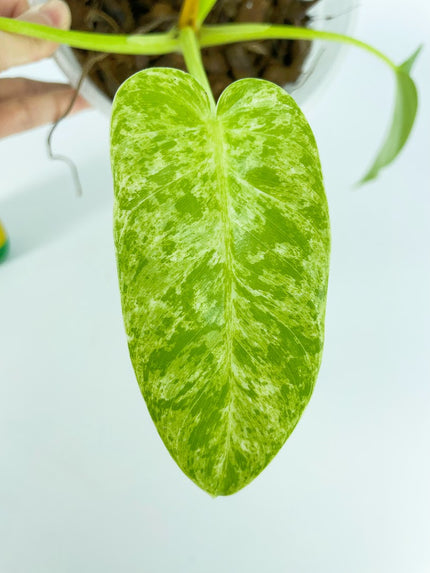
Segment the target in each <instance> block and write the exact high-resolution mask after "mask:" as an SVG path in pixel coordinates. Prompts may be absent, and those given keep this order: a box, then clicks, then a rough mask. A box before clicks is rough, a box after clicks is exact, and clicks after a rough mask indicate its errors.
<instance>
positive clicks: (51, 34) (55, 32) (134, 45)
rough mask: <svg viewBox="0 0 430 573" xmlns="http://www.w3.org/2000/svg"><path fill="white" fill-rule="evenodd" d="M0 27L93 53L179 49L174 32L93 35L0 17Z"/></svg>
mask: <svg viewBox="0 0 430 573" xmlns="http://www.w3.org/2000/svg"><path fill="white" fill-rule="evenodd" d="M0 30H3V31H4V32H12V33H15V34H23V35H24V36H30V37H32V38H40V39H42V40H48V41H50V42H56V43H58V44H67V45H68V46H71V47H72V48H82V49H84V50H91V51H94V52H109V53H113V54H134V55H138V54H145V55H158V54H169V53H170V52H176V51H178V49H179V40H178V38H177V36H176V35H175V33H174V32H167V33H164V34H152V33H151V34H147V35H141V34H136V35H122V34H96V33H94V32H76V31H70V30H59V29H58V28H51V27H50V26H44V25H42V24H33V23H31V22H24V21H22V20H14V19H12V18H2V17H0Z"/></svg>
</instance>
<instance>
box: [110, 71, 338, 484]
mask: <svg viewBox="0 0 430 573" xmlns="http://www.w3.org/2000/svg"><path fill="white" fill-rule="evenodd" d="M111 158H112V168H113V175H114V188H115V206H114V236H115V246H116V252H117V263H118V274H119V284H120V290H121V298H122V308H123V314H124V321H125V326H126V331H127V336H128V342H129V349H130V355H131V359H132V363H133V366H134V369H135V372H136V376H137V380H138V382H139V385H140V388H141V390H142V393H143V396H144V397H145V400H146V403H147V405H148V409H149V412H150V414H151V416H152V418H153V420H154V422H155V424H156V426H157V429H158V432H159V434H160V436H161V438H162V439H163V441H164V443H165V445H166V446H167V448H168V450H169V452H170V453H171V455H172V456H173V458H174V459H175V460H176V462H177V463H178V465H179V466H180V467H181V468H182V470H183V471H184V472H185V473H186V474H187V475H188V476H189V477H190V478H191V479H192V480H194V481H195V482H196V483H197V484H198V485H199V486H200V487H201V488H203V489H204V490H206V491H207V492H209V493H210V494H211V495H228V494H232V493H234V492H236V491H238V490H239V489H241V488H242V487H244V486H245V485H246V484H248V483H249V482H250V481H251V480H253V479H254V478H255V477H256V476H257V475H258V474H259V473H260V472H261V471H262V470H263V469H264V468H265V467H266V466H267V464H268V463H269V462H270V460H271V459H272V458H273V456H274V455H275V454H276V453H277V452H278V451H279V449H280V448H281V447H282V445H283V444H284V442H285V440H286V439H287V438H288V436H289V435H290V433H291V432H292V430H293V429H294V427H295V425H296V424H297V422H298V420H299V418H300V416H301V414H302V412H303V410H304V408H305V406H306V404H307V403H308V401H309V398H310V396H311V394H312V390H313V387H314V384H315V380H316V376H317V372H318V369H319V366H320V361H321V355H322V348H323V337H324V314H325V302H326V289H327V278H328V265H329V243H330V238H329V234H330V233H329V217H328V210H327V202H326V197H325V193H324V188H323V182H322V175H321V169H320V163H319V158H318V151H317V147H316V144H315V140H314V137H313V134H312V131H311V129H310V127H309V125H308V123H307V121H306V119H305V117H304V116H303V114H302V112H301V111H300V109H299V108H298V106H297V105H296V103H295V102H294V100H293V99H292V97H290V96H289V95H288V94H287V93H286V92H285V91H284V90H283V89H281V88H279V87H278V86H275V85H274V84H272V83H269V82H266V81H263V80H256V79H246V80H241V81H238V82H235V83H234V84H232V85H231V86H230V87H228V88H227V89H226V90H225V92H224V93H223V94H222V96H221V98H220V100H219V102H218V105H217V109H216V111H214V110H212V108H211V104H210V100H209V97H208V95H207V94H206V92H205V91H204V89H203V87H202V86H201V85H200V84H199V83H198V82H197V81H196V80H195V79H194V78H193V77H192V76H190V75H188V74H186V73H184V72H181V71H179V70H172V69H164V68H158V69H157V68H153V69H150V70H145V71H142V72H139V73H137V74H135V75H134V76H132V77H131V78H129V79H128V80H127V81H126V82H125V83H124V84H123V85H122V86H121V88H120V89H119V91H118V92H117V95H116V97H115V100H114V104H113V112H112V126H111Z"/></svg>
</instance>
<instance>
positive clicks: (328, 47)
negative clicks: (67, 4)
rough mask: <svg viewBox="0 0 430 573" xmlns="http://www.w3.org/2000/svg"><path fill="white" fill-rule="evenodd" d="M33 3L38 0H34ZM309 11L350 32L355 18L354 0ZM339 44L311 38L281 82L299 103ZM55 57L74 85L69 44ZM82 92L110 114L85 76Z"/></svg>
mask: <svg viewBox="0 0 430 573" xmlns="http://www.w3.org/2000/svg"><path fill="white" fill-rule="evenodd" d="M33 3H37V0H36V2H34V1H33ZM39 3H40V2H39ZM308 14H309V16H310V18H311V20H310V22H309V24H308V27H311V28H315V29H319V30H324V31H331V32H337V33H342V34H350V33H351V30H352V27H353V24H354V20H355V10H354V2H353V0H342V1H340V0H320V1H319V2H317V3H316V4H315V5H314V6H313V7H312V8H311V9H310V10H309V12H308ZM342 48H343V45H342V44H340V43H331V42H315V41H314V42H312V44H311V48H310V51H309V54H308V56H307V57H306V59H305V62H304V65H303V67H302V72H301V75H300V77H299V78H298V80H297V81H295V82H294V83H287V84H286V85H285V86H284V87H285V89H286V90H287V91H288V92H289V93H291V94H293V95H294V98H295V99H296V101H297V102H298V103H299V105H301V106H303V105H308V104H309V102H310V101H311V99H312V98H313V97H315V94H316V92H317V90H318V91H319V90H320V89H321V86H322V85H324V84H327V83H328V80H329V79H330V77H331V74H332V72H333V70H334V69H335V67H336V65H337V63H338V61H339V55H340V54H341V52H342ZM54 58H55V61H56V62H57V64H58V65H59V67H60V68H61V69H62V71H63V72H64V73H65V75H66V76H67V78H68V79H69V82H70V83H71V84H72V85H74V86H76V85H77V84H78V82H79V79H80V77H81V74H82V67H81V64H80V63H79V61H78V59H77V57H76V55H75V53H74V51H73V50H72V49H71V48H69V47H68V46H60V47H59V49H58V50H57V52H56V54H55V56H54ZM232 81H233V80H232ZM81 93H82V95H83V96H84V98H85V99H86V100H87V101H88V102H90V103H91V105H92V106H93V107H95V108H97V109H99V110H100V111H102V112H103V113H104V114H106V115H107V116H110V113H111V106H112V101H111V99H110V98H109V97H108V96H107V95H106V94H105V93H103V91H102V90H101V89H99V87H97V85H96V84H95V83H94V82H93V81H92V80H91V79H85V80H84V82H83V84H82V86H81Z"/></svg>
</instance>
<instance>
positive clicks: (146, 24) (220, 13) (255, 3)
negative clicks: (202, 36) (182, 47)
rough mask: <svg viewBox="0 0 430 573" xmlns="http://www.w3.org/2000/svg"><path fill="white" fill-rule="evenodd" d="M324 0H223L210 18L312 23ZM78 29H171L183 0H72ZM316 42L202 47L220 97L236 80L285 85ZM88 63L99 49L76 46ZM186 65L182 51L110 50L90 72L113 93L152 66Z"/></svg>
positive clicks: (125, 31)
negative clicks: (127, 52)
mask: <svg viewBox="0 0 430 573" xmlns="http://www.w3.org/2000/svg"><path fill="white" fill-rule="evenodd" d="M318 1H319V0H218V2H217V3H216V4H215V6H214V8H213V9H212V11H211V12H210V14H209V15H208V17H207V19H206V23H208V24H221V23H222V24H224V23H226V22H270V23H272V24H290V25H294V26H306V24H307V23H308V22H309V16H308V11H309V9H310V7H311V6H313V5H314V4H315V3H316V2H318ZM67 2H68V4H69V6H70V8H71V10H72V29H74V30H85V31H92V32H99V33H104V34H109V33H112V34H132V33H150V32H165V31H168V30H170V29H171V28H172V27H173V26H174V25H175V24H176V22H177V21H178V18H179V11H180V8H181V5H182V0H67ZM309 49H310V43H309V42H305V41H303V40H294V41H293V40H265V41H253V42H242V43H238V44H230V45H224V46H216V47H213V48H204V49H203V50H202V57H203V63H204V66H205V69H206V72H207V74H208V78H209V82H210V84H211V87H212V90H213V92H214V96H215V98H218V96H219V95H220V94H221V92H222V91H223V90H224V88H225V87H226V86H227V85H228V84H230V83H231V82H232V81H234V80H238V79H241V78H246V77H252V78H264V79H266V80H270V81H272V82H275V83H277V84H278V85H280V86H284V85H285V84H287V83H292V82H295V81H296V80H297V79H298V77H299V76H300V74H301V71H302V66H303V63H304V60H305V58H306V56H307V54H308V52H309ZM75 53H76V55H77V57H78V59H79V61H80V62H81V64H84V63H85V62H86V61H87V60H88V59H89V58H90V57H91V55H92V54H94V52H87V51H86V50H75ZM160 66H161V67H174V68H179V69H181V70H185V62H184V59H183V57H182V55H181V54H177V53H172V54H167V55H163V56H128V55H123V54H108V55H106V56H105V57H103V58H102V59H100V58H98V60H97V61H96V62H95V63H93V65H92V66H91V69H90V72H89V76H90V77H91V79H92V80H93V81H94V82H95V83H96V84H97V85H98V86H99V87H100V88H101V89H102V90H103V91H104V92H105V93H106V94H107V95H108V96H109V97H110V98H113V96H114V95H115V92H116V91H117V89H118V88H119V86H120V85H121V84H122V82H123V81H124V80H126V79H127V78H128V77H129V76H131V75H132V74H134V73H135V72H137V71H139V70H141V69H143V68H148V67H160Z"/></svg>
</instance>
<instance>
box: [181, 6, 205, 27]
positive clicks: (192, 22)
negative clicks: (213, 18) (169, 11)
mask: <svg viewBox="0 0 430 573" xmlns="http://www.w3.org/2000/svg"><path fill="white" fill-rule="evenodd" d="M199 2H200V0H184V1H183V4H182V7H181V13H180V14H179V22H178V26H179V29H182V28H188V27H190V28H192V29H193V30H195V29H196V21H197V16H198V13H199Z"/></svg>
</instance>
